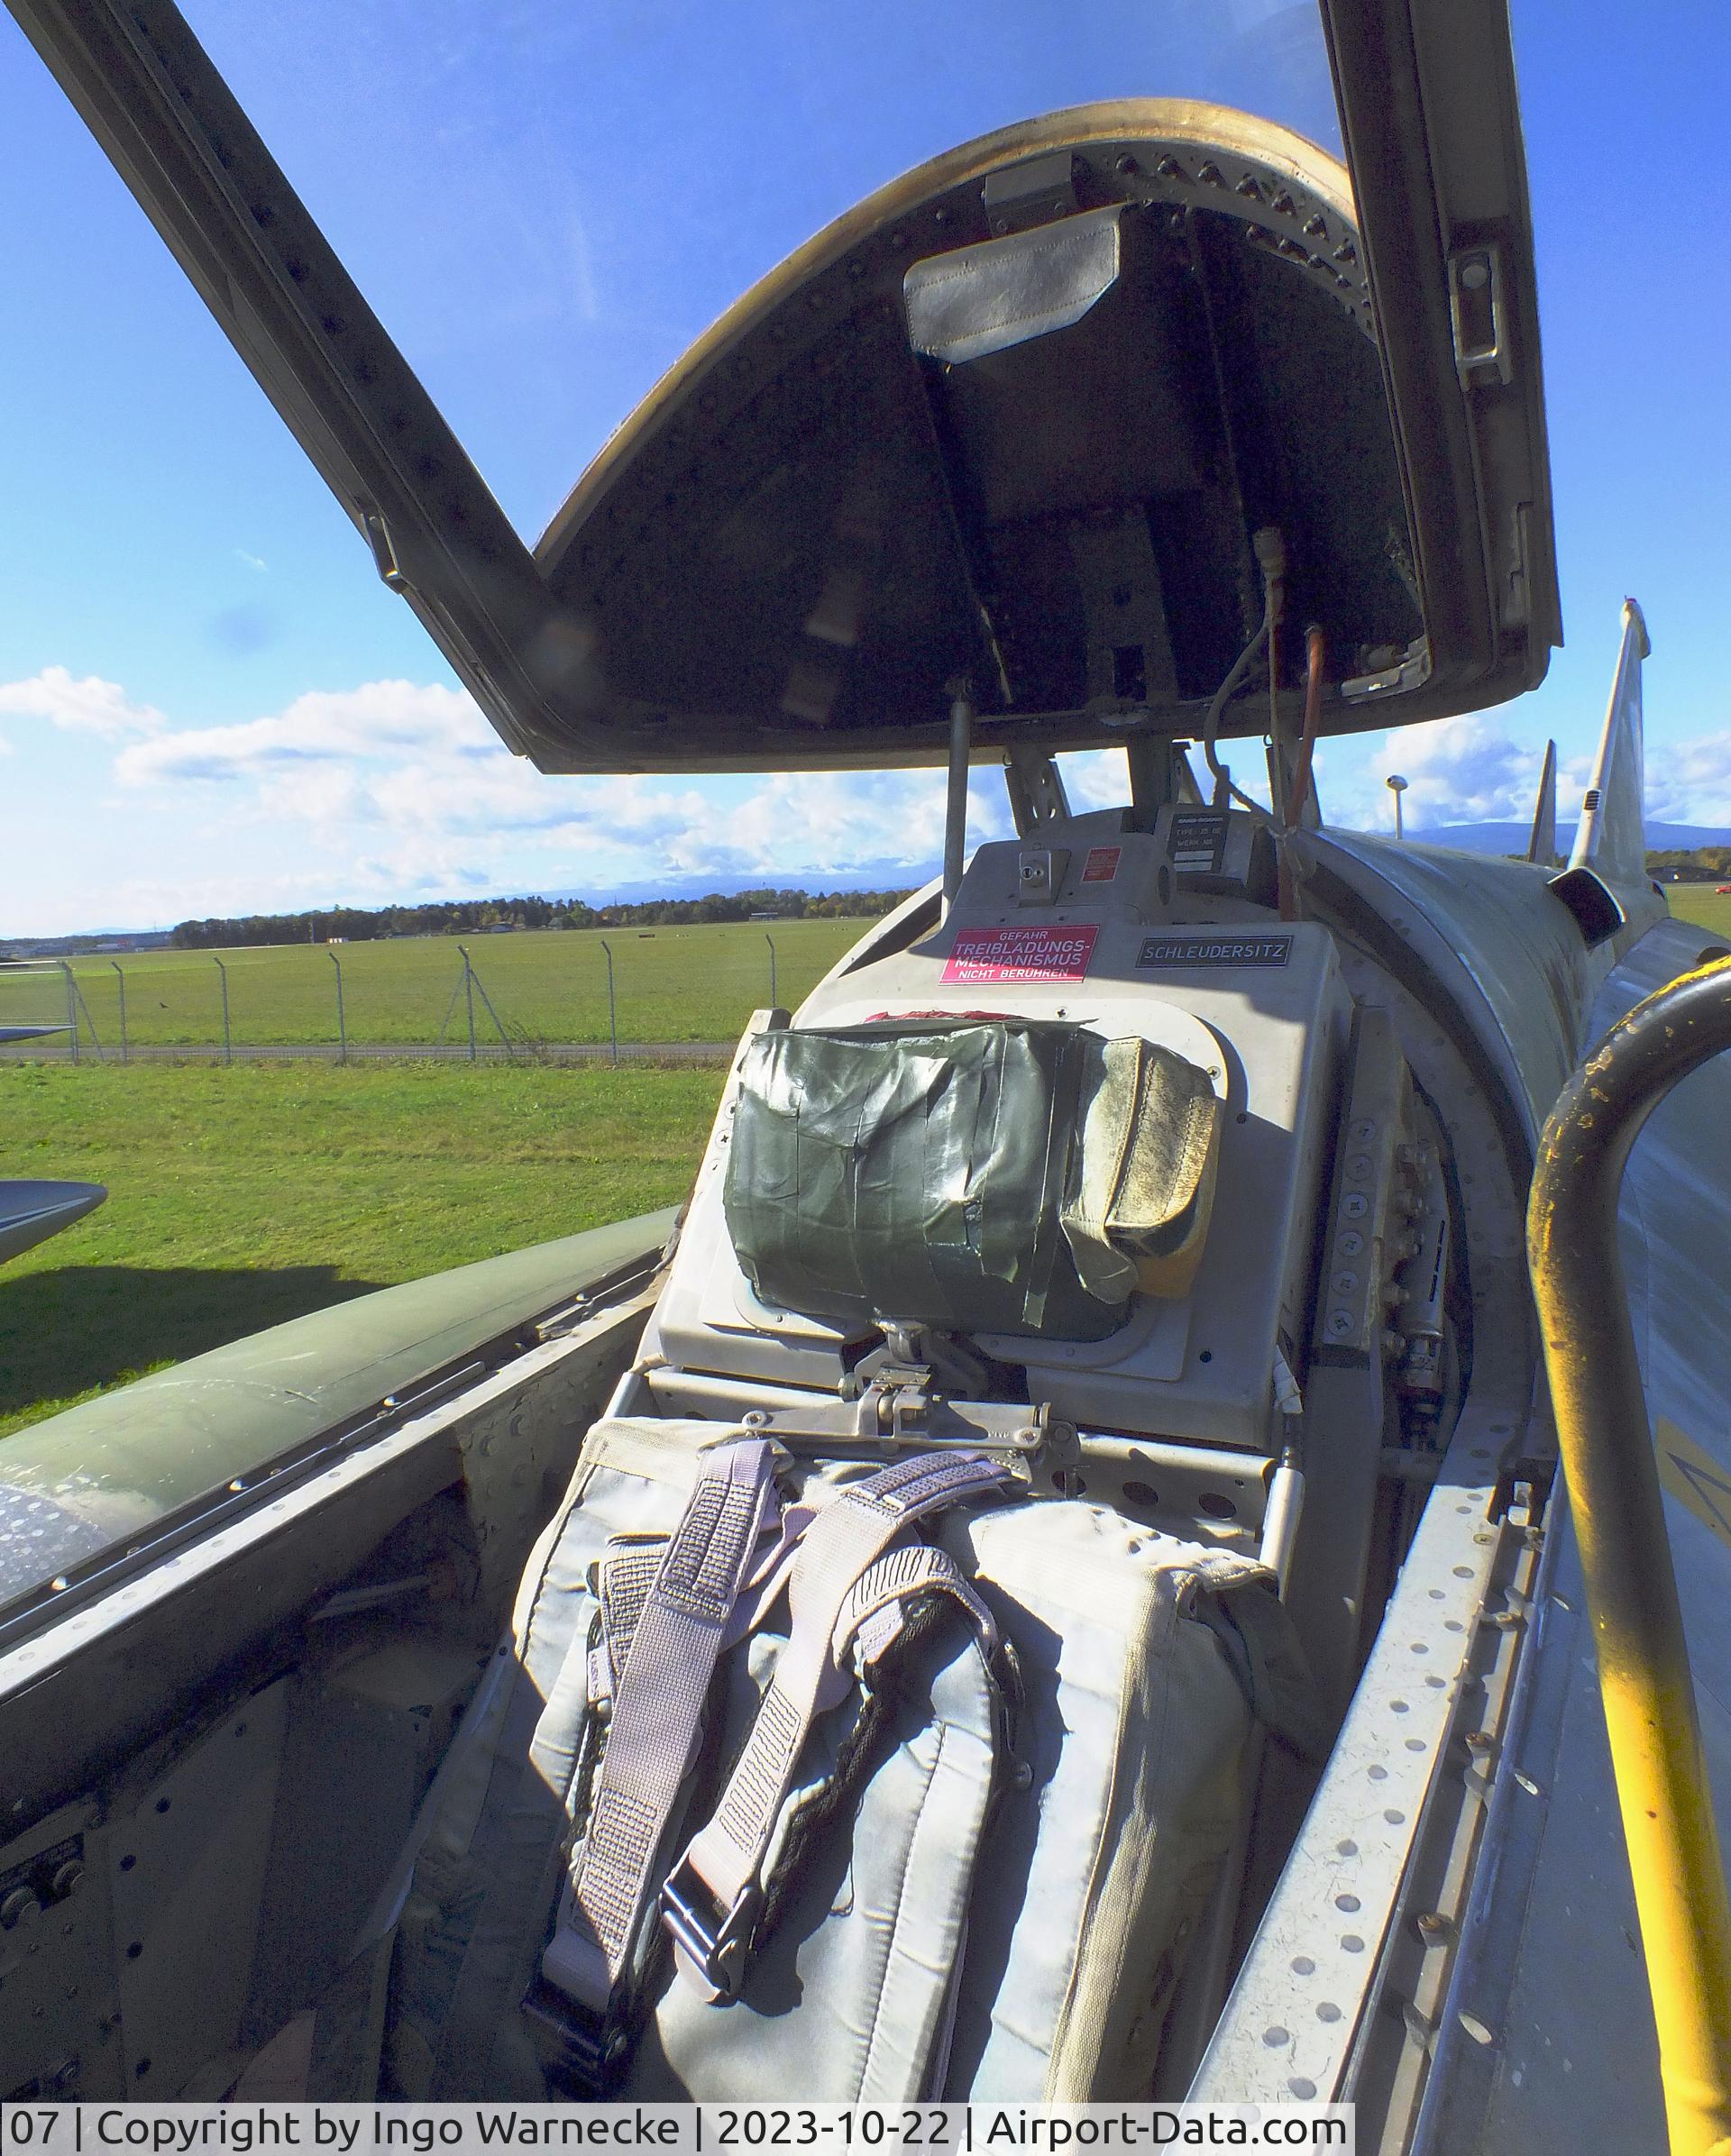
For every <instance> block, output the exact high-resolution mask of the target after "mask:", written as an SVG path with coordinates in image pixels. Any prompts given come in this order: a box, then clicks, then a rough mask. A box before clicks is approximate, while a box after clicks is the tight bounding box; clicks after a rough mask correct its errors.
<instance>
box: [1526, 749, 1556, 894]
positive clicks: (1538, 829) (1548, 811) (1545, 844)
mask: <svg viewBox="0 0 1731 2156" xmlns="http://www.w3.org/2000/svg"><path fill="white" fill-rule="evenodd" d="M1526 857H1527V859H1528V860H1529V861H1536V862H1539V863H1542V865H1543V866H1544V867H1545V868H1552V867H1554V866H1555V864H1556V858H1557V745H1556V743H1555V742H1554V741H1547V742H1546V743H1545V745H1544V769H1543V771H1542V772H1540V773H1539V798H1538V800H1537V802H1536V804H1535V805H1534V810H1533V836H1532V837H1531V838H1529V839H1528V840H1527V842H1526Z"/></svg>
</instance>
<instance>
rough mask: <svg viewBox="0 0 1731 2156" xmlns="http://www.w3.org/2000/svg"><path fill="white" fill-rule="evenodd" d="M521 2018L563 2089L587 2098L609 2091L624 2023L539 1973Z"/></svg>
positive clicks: (620, 2051)
mask: <svg viewBox="0 0 1731 2156" xmlns="http://www.w3.org/2000/svg"><path fill="white" fill-rule="evenodd" d="M523 2018H524V2020H525V2021H526V2022H527V2024H528V2029H529V2041H530V2042H531V2043H532V2044H533V2045H534V2047H535V2051H536V2057H537V2058H538V2059H539V2060H540V2061H541V2063H542V2065H543V2067H544V2068H545V2069H546V2072H547V2074H548V2076H549V2078H551V2079H552V2080H554V2082H555V2083H556V2084H557V2085H558V2087H560V2088H561V2090H562V2091H563V2093H565V2094H567V2095H570V2096H573V2097H585V2098H599V2097H606V2096H608V2095H609V2094H610V2093H611V2090H612V2087H613V2083H614V2078H615V2074H616V2071H617V2069H618V2063H619V2060H620V2059H621V2058H622V2056H623V2055H624V2051H625V2033H624V2031H623V2030H622V2029H620V2028H618V2026H617V2025H616V2024H614V2023H613V2022H612V2021H611V2020H610V2019H609V2018H607V2017H605V2016H603V2015H600V2014H591V2012H590V2011H589V2009H588V2008H587V2007H586V2006H580V2005H578V2004H577V2002H576V2000H575V1999H573V1998H571V1997H569V1996H567V1995H566V1994H565V1993H564V1992H563V1991H560V1990H559V1989H558V1988H557V1987H555V1986H554V1985H552V1984H549V1983H548V1981H547V1979H546V1978H545V1977H542V1976H537V1977H536V1979H535V1981H534V1983H533V1984H531V1985H530V1987H529V1988H528V1990H527V1992H526V1993H525V1994H524V1996H523Z"/></svg>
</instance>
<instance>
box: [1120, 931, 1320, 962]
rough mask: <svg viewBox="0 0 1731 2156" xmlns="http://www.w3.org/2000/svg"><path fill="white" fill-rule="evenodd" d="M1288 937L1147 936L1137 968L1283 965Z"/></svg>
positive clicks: (1289, 943)
mask: <svg viewBox="0 0 1731 2156" xmlns="http://www.w3.org/2000/svg"><path fill="white" fill-rule="evenodd" d="M1291 955H1292V938H1291V936H1149V937H1148V939H1147V940H1146V942H1144V944H1143V945H1142V947H1141V949H1140V951H1139V952H1138V953H1137V954H1136V963H1137V964H1138V965H1139V966H1165V965H1285V964H1286V963H1287V959H1289V958H1290V957H1291Z"/></svg>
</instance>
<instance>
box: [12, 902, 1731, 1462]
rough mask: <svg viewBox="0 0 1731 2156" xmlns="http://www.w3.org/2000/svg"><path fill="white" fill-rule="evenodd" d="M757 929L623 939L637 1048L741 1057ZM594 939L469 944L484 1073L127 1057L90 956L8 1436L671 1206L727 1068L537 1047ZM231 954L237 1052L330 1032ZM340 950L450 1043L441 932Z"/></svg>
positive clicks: (279, 982) (559, 1024)
mask: <svg viewBox="0 0 1731 2156" xmlns="http://www.w3.org/2000/svg"><path fill="white" fill-rule="evenodd" d="M1667 895H1668V896H1669V898H1670V900H1671V910H1672V912H1673V913H1674V914H1676V915H1677V916H1678V917H1679V918H1682V919H1686V920H1690V921H1695V922H1699V925H1700V926H1701V927H1702V928H1703V929H1706V930H1708V931H1710V932H1712V933H1715V934H1717V935H1720V936H1726V937H1727V938H1731V896H1726V897H1720V896H1718V895H1717V893H1716V892H1715V891H1713V889H1712V887H1711V886H1710V885H1702V884H1692V885H1691V884H1682V885H1677V886H1674V887H1671V889H1670V890H1669V891H1668V894H1667ZM868 925H869V924H867V923H866V922H864V921H859V920H812V921H778V922H774V923H772V924H768V925H767V926H768V930H769V933H770V934H771V936H773V937H774V946H775V956H776V974H777V981H776V986H777V993H778V995H779V998H780V1000H782V1001H783V1002H784V1003H789V1004H792V1003H794V1002H797V1001H798V1000H799V999H800V998H801V997H802V996H803V995H804V994H805V992H806V991H807V990H809V989H810V988H811V986H812V985H813V984H814V983H815V982H816V981H817V980H818V979H819V978H820V975H821V974H822V973H824V972H825V971H826V970H827V968H828V967H829V965H831V964H833V963H834V962H835V960H836V959H837V958H838V956H840V955H841V954H842V953H843V952H844V951H845V950H847V948H848V947H849V946H851V945H852V944H853V943H855V942H856V941H857V939H858V938H859V936H862V935H863V934H864V933H865V929H866V927H868ZM764 936H765V925H764V924H759V923H755V922H754V923H739V924H728V925H724V926H717V927H674V928H660V929H657V930H655V932H654V933H653V935H652V936H643V935H642V934H641V932H640V931H638V930H636V929H623V930H612V931H608V932H607V941H608V942H609V944H610V945H611V946H612V948H613V955H614V962H615V973H616V980H617V984H618V1022H619V1036H620V1040H621V1042H622V1043H633V1044H637V1045H639V1046H648V1047H649V1048H651V1049H652V1050H653V1047H654V1046H655V1044H657V1043H666V1044H681V1043H682V1044H702V1043H708V1042H715V1043H728V1044H730V1043H731V1041H732V1040H733V1039H734V1038H735V1037H737V1034H738V1032H739V1030H740V1028H742V1027H743V1025H744V1024H745V1022H746V1019H747V1018H748V1017H749V1016H750V1013H751V1011H752V1010H753V1009H756V1008H758V1007H759V1006H760V1005H763V1004H766V1003H767V1002H768V1000H769V974H768V960H769V954H768V951H767V949H766V947H765V942H764ZM600 942H601V936H600V934H597V933H594V932H590V931H550V932H547V933H545V934H536V933H529V932H524V933H518V934H513V935H509V936H475V937H473V938H472V939H469V948H470V951H471V953H472V959H473V964H474V966H475V970H476V973H477V974H478V975H479V976H480V978H481V981H482V982H483V983H484V984H485V986H486V988H487V991H488V994H489V995H490V997H491V999H492V1000H493V1002H494V1003H495V1005H496V1007H497V1008H498V1009H499V1015H500V1017H501V1018H502V1019H504V1020H505V1022H506V1025H507V1028H508V1029H516V1030H515V1038H514V1052H513V1053H512V1054H511V1055H508V1056H504V1057H502V1058H501V1059H499V1060H493V1061H481V1062H477V1063H475V1064H471V1063H469V1061H468V1060H467V1057H466V1053H464V1050H465V1049H466V1028H465V1025H464V1020H463V1012H462V1010H461V1009H459V1011H458V1013H457V1015H456V1018H455V1019H454V1020H453V1023H452V1025H451V1026H449V1027H447V1029H446V1038H447V1040H449V1041H453V1042H455V1043H456V1044H457V1047H456V1052H455V1055H454V1057H453V1060H450V1061H431V1060H413V1061H411V1060H407V1059H406V1060H403V1061H392V1060H386V1061H374V1062H366V1063H354V1064H349V1065H348V1066H347V1067H346V1068H344V1067H340V1066H338V1065H337V1064H334V1063H333V1062H329V1061H306V1060H297V1061H292V1062H287V1063H266V1064H259V1063H255V1062H252V1061H249V1060H247V1059H246V1058H245V1057H244V1056H237V1059H236V1061H235V1063H234V1066H233V1067H232V1068H224V1066H223V1065H222V1064H220V1063H217V1064H212V1063H211V1062H210V1061H208V1060H205V1059H201V1060H199V1061H197V1062H192V1061H187V1062H154V1061H152V1062H149V1063H145V1062H138V1063H133V1064H131V1065H129V1066H127V1067H122V1065H121V1064H120V1063H119V1061H118V1055H117V1044H118V1030H117V1020H118V1002H117V995H116V992H115V991H114V985H113V984H114V972H113V968H112V965H111V964H110V963H109V962H108V961H107V960H105V959H102V958H95V959H92V958H85V959H79V960H77V961H75V962H74V972H75V974H76V976H77V978H78V982H79V987H80V991H81V992H82V993H83V994H84V995H85V997H86V998H87V1001H88V1004H89V1008H90V1014H91V1017H92V1018H93V1019H94V1020H95V1022H96V1029H97V1036H98V1038H99V1039H101V1040H102V1041H103V1043H104V1055H105V1060H102V1061H98V1060H97V1059H96V1057H95V1056H94V1055H92V1054H91V1053H90V1052H89V1050H88V1049H86V1050H85V1052H84V1055H83V1058H82V1060H81V1062H80V1063H79V1064H78V1065H77V1066H74V1065H73V1064H71V1063H70V1060H69V1056H68V1055H67V1051H66V1048H65V1046H64V1045H63V1043H61V1042H60V1041H56V1040H53V1039H50V1040H48V1041H45V1042H42V1043H41V1044H36V1045H35V1053H34V1055H31V1056H29V1058H28V1059H25V1054H24V1052H23V1051H16V1052H14V1057H13V1060H14V1062H15V1063H17V1064H18V1065H19V1067H17V1068H15V1069H13V1070H11V1071H8V1072H7V1073H5V1079H4V1091H5V1105H6V1129H7V1136H8V1138H9V1141H10V1142H9V1144H8V1147H7V1157H8V1159H9V1161H10V1162H11V1163H12V1165H13V1172H14V1173H16V1174H41V1175H56V1176H68V1177H76V1178H79V1179H85V1180H88V1181H92V1182H97V1183H106V1184H107V1186H108V1190H109V1200H108V1202H107V1204H106V1205H105V1206H103V1207H102V1208H101V1209H100V1210H99V1211H97V1212H96V1213H94V1214H92V1215H91V1216H90V1218H89V1219H88V1220H84V1221H81V1222H80V1223H79V1224H78V1226H77V1227H76V1228H74V1229H71V1230H69V1232H68V1233H67V1234H66V1235H64V1236H62V1237H60V1238H56V1239H55V1240H53V1241H51V1242H49V1243H45V1244H43V1245H41V1247H39V1248H38V1249H36V1250H33V1251H31V1252H29V1253H27V1254H26V1256H23V1257H22V1258H20V1259H19V1260H17V1261H16V1262H15V1263H14V1264H13V1265H9V1266H7V1267H6V1269H5V1273H4V1274H0V1435H4V1434H5V1432H7V1431H9V1430H15V1429H18V1428H21V1427H22V1426H23V1424H24V1423H26V1422H31V1421H37V1420H38V1419H39V1418H41V1416H44V1415H49V1414H52V1413H55V1412H57V1411H59V1410H60V1408H62V1407H66V1406H69V1405H70V1404H71V1403H72V1402H75V1401H77V1400H79V1399H84V1398H87V1397H89V1396H90V1395H91V1394H92V1393H96V1392H99V1391H102V1390H105V1389H106V1388H107V1387H109V1386H111V1385H113V1384H119V1383H124V1382H125V1381H126V1380H127V1379H129V1378H131V1377H133V1376H136V1375H142V1373H143V1371H145V1370H146V1369H152V1368H159V1367H161V1366H163V1365H165V1364H168V1363H172V1362H177V1361H179V1360H181V1359H183V1358H184V1357H187V1356H189V1355H196V1354H198V1353H199V1352H201V1351H202V1350H203V1349H205V1348H206V1347H215V1346H218V1345H219V1344H220V1343H221V1342H223V1341H224V1340H227V1339H231V1338H237V1337H239V1336H240V1335H242V1334H244V1333H248V1332H252V1331H256V1330H258V1329H260V1328H261V1327H263V1326H267V1325H272V1324H276V1323H279V1322H280V1321H282V1320H286V1319H289V1318H292V1317H298V1316H299V1315H301V1314H302V1313H303V1312H305V1311H309V1310H316V1309H318V1308H320V1307H322V1306H323V1305H325V1304H326V1303H330V1302H338V1301H341V1300H343V1299H345V1298H346V1297H348V1296H351V1295H356V1294H362V1293H365V1292H366V1291H367V1290H368V1289H370V1288H373V1287H387V1286H390V1285H392V1284H395V1283H397V1282H398V1281H404V1280H412V1279H415V1278H417V1277H418V1276H420V1275H421V1274H427V1273H435V1272H438V1271H440V1270H442V1269H443V1268H444V1267H446V1266H449V1265H463V1264H466V1263H468V1262H469V1261H470V1260H471V1259H474V1258H481V1257H489V1256H494V1255H496V1254H498V1253H499V1252H501V1251H506V1250H512V1249H517V1248H520V1247H524V1246H525V1245H527V1244H531V1243H535V1242H539V1241H543V1240H545V1239H547V1238H551V1237H554V1236H558V1235H566V1234H571V1233H573V1232H575V1231H576V1230H577V1229H582V1228H589V1227H594V1226H597V1225H599V1224H600V1223H601V1222H604V1221H608V1220H618V1219H621V1218H624V1217H627V1216H629V1215H631V1214H635V1213H640V1212H646V1211H648V1210H651V1209H653V1208H655V1207H656V1206H662V1205H670V1204H674V1203H677V1202H678V1201H679V1200H680V1199H681V1198H682V1197H683V1196H684V1194H685V1192H686V1188H687V1186H688V1183H689V1181H690V1177H691V1172H692V1168H693V1165H694V1164H695V1162H696V1159H697V1157H698V1154H699V1152H700V1150H701V1146H702V1142H703V1137H704V1135H705V1133H706V1132H707V1130H708V1128H709V1125H710V1119H711V1117H712V1115H713V1112H714V1107H715V1101H716V1098H717V1096H718V1094H719V1090H720V1084H721V1075H722V1072H721V1064H720V1061H719V1058H718V1059H716V1060H713V1061H710V1060H702V1061H699V1062H697V1063H694V1064H682V1065H677V1066H675V1065H669V1066H668V1067H657V1065H656V1064H655V1061H654V1059H653V1056H652V1057H651V1058H650V1059H648V1060H646V1061H637V1060H632V1061H630V1062H626V1063H622V1064H620V1065H619V1067H618V1068H613V1067H610V1066H609V1064H608V1063H607V1062H606V1061H605V1060H602V1061H600V1062H596V1063H588V1064H554V1063H551V1062H549V1061H546V1060H545V1059H544V1058H543V1057H542V1056H541V1055H538V1054H537V1053H536V1043H537V1042H543V1043H545V1042H553V1041H559V1040H564V1041H576V1042H582V1041H588V1042H591V1043H593V1042H602V1043H604V1042H605V1041H606V1040H607V1037H608V1031H607V1028H608V1010H607V983H606V965H605V960H604V957H603V955H602V953H601V951H600ZM221 955H222V957H223V959H224V964H225V965H226V966H227V967H228V968H229V990H230V1005H231V1027H232V1029H233V1032H234V1037H235V1038H236V1040H237V1041H239V1042H244V1041H248V1040H251V1041H256V1042H261V1043H277V1044H292V1043H295V1042H298V1041H307V1040H313V1039H318V1038H321V1037H322V1038H325V1039H334V1001H332V1000H331V993H330V985H329V977H330V976H332V974H333V973H334V969H333V967H332V966H331V964H330V960H329V956H328V955H327V953H326V951H325V947H324V946H314V947H311V948H302V947H299V946H294V947H272V948H264V949H255V950H237V951H233V952H224V953H223V954H221ZM338 956H339V958H340V959H341V961H342V964H343V978H344V992H345V1011H346V1023H347V1026H348V1030H349V1034H350V1037H351V1038H352V1039H354V1040H360V1039H362V1038H363V1037H364V1038H368V1039H376V1040H379V1041H380V1042H397V1043H399V1044H401V1045H403V1046H405V1047H409V1048H412V1046H414V1045H415V1044H417V1043H425V1042H427V1041H430V1040H432V1039H433V1038H434V1037H435V1034H436V1032H437V1029H438V1026H439V1023H440V1019H441V1016H442V1015H443V1014H444V1007H445V1005H446V1004H447V1003H448V1001H449V1000H450V996H451V990H452V986H453V982H455V981H456V980H458V979H459V978H460V974H461V960H460V959H459V957H458V955H457V949H456V945H455V943H454V942H453V941H452V940H449V939H445V938H437V937H431V938H426V939H418V940H415V941H400V942H381V943H375V944H351V945H346V946H343V949H342V950H341V951H340V952H339V953H338ZM121 963H122V964H123V965H124V968H125V973H126V981H127V996H128V1028H129V1033H130V1035H131V1037H132V1038H133V1040H134V1041H135V1042H139V1043H141V1044H145V1045H151V1046H157V1047H159V1048H160V1049H166V1050H171V1049H173V1048H174V1047H176V1046H180V1047H197V1046H206V1047H207V1046H209V1044H210V1043H211V1042H212V1041H213V1039H216V1040H220V1037H221V1009H220V1000H219V995H218V990H217V982H218V975H217V970H216V968H215V965H214V964H212V962H211V957H210V955H209V954H208V953H204V952H197V953H195V952H179V951H165V952H160V953H150V954H137V955H129V956H123V958H122V961H121ZM597 973H599V974H600V980H599V982H598V981H597V979H596V975H597ZM105 974H106V977H107V985H106V987H105V982H104V978H103V977H104V975H105ZM105 994H106V995H107V997H108V1000H107V1001H106V1002H105V1001H104V1000H103V999H104V996H105ZM429 1014H430V1015H429ZM481 1023H482V1026H483V1027H484V1026H485V1018H484V1014H483V1018H482V1021H481ZM320 1028H324V1030H323V1033H322V1034H321V1031H320ZM483 1037H485V1036H483ZM490 1037H491V1039H492V1040H493V1042H494V1044H495V1045H496V1046H497V1045H498V1040H499V1037H498V1035H497V1034H491V1036H490Z"/></svg>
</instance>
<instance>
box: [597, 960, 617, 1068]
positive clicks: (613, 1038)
mask: <svg viewBox="0 0 1731 2156" xmlns="http://www.w3.org/2000/svg"><path fill="white" fill-rule="evenodd" d="M601 955H602V956H603V957H604V958H605V959H606V960H607V1037H608V1039H609V1042H610V1043H611V1046H612V1060H613V1061H614V1062H615V1063H618V1060H619V1007H618V1003H617V1002H615V1000H614V999H613V954H612V952H611V951H610V950H609V948H608V944H607V938H606V936H602V938H601Z"/></svg>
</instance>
